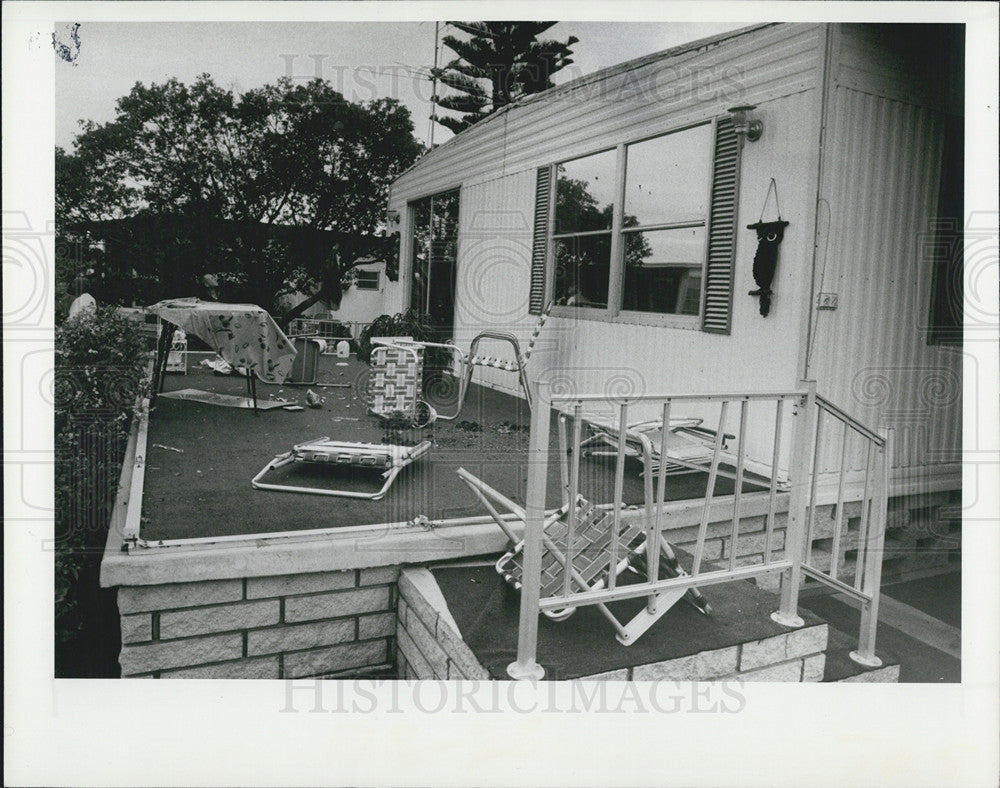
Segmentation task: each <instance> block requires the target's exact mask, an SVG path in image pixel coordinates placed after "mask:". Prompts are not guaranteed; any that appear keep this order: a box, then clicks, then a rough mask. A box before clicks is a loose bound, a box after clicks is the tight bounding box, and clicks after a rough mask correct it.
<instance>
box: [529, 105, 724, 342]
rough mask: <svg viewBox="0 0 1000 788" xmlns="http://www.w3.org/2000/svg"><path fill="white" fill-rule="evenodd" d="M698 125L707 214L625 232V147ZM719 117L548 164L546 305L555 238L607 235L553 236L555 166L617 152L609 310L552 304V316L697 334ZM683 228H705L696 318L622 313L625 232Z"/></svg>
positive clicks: (551, 293)
mask: <svg viewBox="0 0 1000 788" xmlns="http://www.w3.org/2000/svg"><path fill="white" fill-rule="evenodd" d="M699 126H708V127H709V129H710V132H709V140H710V143H709V145H710V151H709V160H708V169H707V172H706V173H705V182H704V188H705V197H706V200H705V205H706V212H705V216H704V218H703V220H702V221H701V223H700V224H696V223H692V222H690V221H682V222H667V223H660V224H655V225H654V224H651V225H639V226H637V227H630V228H628V229H627V230H625V229H624V228H623V227H622V223H623V219H624V212H625V185H626V178H627V175H628V147H629V146H630V145H637V144H639V143H642V142H647V141H649V140H653V139H658V138H659V137H666V136H669V135H671V134H678V133H681V132H684V131H687V130H689V129H694V128H698V127H699ZM717 126H718V118H716V117H713V118H708V119H703V120H697V121H691V122H687V123H684V124H680V125H677V126H674V127H671V128H669V129H665V130H663V131H658V132H656V133H655V134H644V135H641V136H637V137H634V138H630V139H627V140H624V141H622V142H620V143H618V144H617V145H614V146H603V147H600V148H595V149H593V150H590V151H588V152H586V153H581V154H580V155H578V156H573V157H572V158H568V159H561V160H559V161H557V162H553V163H552V164H550V165H549V168H550V178H549V181H550V183H549V190H550V191H549V204H550V206H551V207H550V210H549V217H548V232H547V236H546V238H547V242H546V252H545V293H546V301H550V300H552V299H553V297H554V294H555V257H554V247H555V243H554V242H555V241H556V240H558V239H560V238H566V237H572V236H578V235H586V234H595V235H596V234H600V233H603V232H607V231H604V230H598V231H593V232H592V233H560V234H556V233H555V218H556V199H557V196H558V181H559V174H558V170H557V168H558V166H559V165H560V164H563V163H565V162H570V161H576V160H578V159H583V158H586V157H588V156H594V155H597V154H599V153H605V152H607V151H609V150H614V151H615V152H616V163H615V189H614V199H615V202H614V208H613V212H612V221H611V230H610V232H611V260H610V265H609V273H608V277H609V279H608V306H607V307H604V308H601V307H593V306H566V305H555V304H554V305H553V307H552V314H553V315H556V316H558V317H568V318H580V319H583V320H595V321H603V322H608V323H633V324H639V325H650V326H662V327H668V328H679V329H686V330H693V331H701V330H702V318H703V314H704V310H705V285H706V282H707V274H708V252H709V242H710V233H709V229H710V228H709V224H710V222H711V213H712V180H713V177H714V176H713V173H714V171H715V145H714V140H715V136H716V134H717V133H718V132H717ZM685 227H704V228H705V238H704V241H703V246H702V254H701V271H702V278H701V281H702V286H701V292H700V294H699V298H698V314H696V315H681V314H673V313H669V314H668V313H662V312H643V311H639V310H631V309H623V308H622V306H621V304H622V296H623V292H624V287H625V264H624V255H623V247H624V233H625V232H643V231H646V232H652V231H654V230H661V229H671V228H677V229H682V228H685Z"/></svg>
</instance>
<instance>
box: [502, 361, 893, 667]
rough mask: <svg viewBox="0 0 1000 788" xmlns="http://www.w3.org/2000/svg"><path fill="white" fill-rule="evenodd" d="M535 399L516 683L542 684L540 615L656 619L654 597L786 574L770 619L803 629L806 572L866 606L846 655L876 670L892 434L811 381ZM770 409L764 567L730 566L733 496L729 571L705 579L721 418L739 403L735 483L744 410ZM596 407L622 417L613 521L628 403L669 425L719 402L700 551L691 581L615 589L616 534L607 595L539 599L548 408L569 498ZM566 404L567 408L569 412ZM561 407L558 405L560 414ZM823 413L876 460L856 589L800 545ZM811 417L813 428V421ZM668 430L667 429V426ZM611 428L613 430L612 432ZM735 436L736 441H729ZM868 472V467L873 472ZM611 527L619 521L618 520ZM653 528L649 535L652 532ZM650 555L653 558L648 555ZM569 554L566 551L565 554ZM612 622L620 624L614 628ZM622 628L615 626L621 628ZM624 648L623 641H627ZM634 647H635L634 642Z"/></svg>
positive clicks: (656, 506) (660, 477)
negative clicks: (778, 513)
mask: <svg viewBox="0 0 1000 788" xmlns="http://www.w3.org/2000/svg"><path fill="white" fill-rule="evenodd" d="M533 388H534V389H535V390H534V391H533V395H534V396H533V398H532V399H533V401H534V402H535V406H534V408H533V410H532V423H531V434H530V439H529V449H528V451H529V476H528V478H529V484H528V493H527V501H526V506H525V514H526V517H525V537H524V569H523V576H522V588H521V611H520V626H519V631H518V651H517V661H516V662H514V663H512V664H511V665H510V666H509V667H508V672H509V673H510V675H511V676H513V677H514V678H539V677H541V675H542V674H543V672H544V671H543V669H542V668H541V666H540V665H538V663H537V661H536V656H537V655H536V646H537V630H538V615H539V612H540V611H541V610H548V609H555V608H565V607H567V606H576V607H579V606H581V605H588V604H598V605H604V604H607V603H608V602H611V601H617V600H621V599H630V598H637V597H646V599H647V608H648V612H649V614H650V615H652V614H653V609H654V607H655V600H656V597H657V595H658V594H662V593H664V592H665V591H668V590H673V589H683V588H694V587H696V586H698V585H710V584H715V583H721V582H729V581H733V580H737V579H748V578H751V577H756V576H759V575H762V574H766V573H771V572H779V571H780V572H782V574H783V575H784V578H783V581H782V584H781V603H780V608H779V610H777V611H775V613H773V614H772V618H773V619H774V620H775V621H777V622H779V623H781V624H784V625H786V626H793V627H794V626H802V623H803V622H802V619H801V618H800V617H799V615H798V595H799V587H800V585H801V581H802V577H803V575H804V574H805V575H808V576H809V577H812V578H815V579H817V580H819V581H820V582H823V583H825V584H827V585H829V586H830V587H832V588H834V589H836V590H838V591H842V592H845V593H847V592H853V595H854V596H855V597H857V598H858V599H860V600H861V602H862V621H861V631H860V633H859V646H858V650H857V651H855V652H852V654H851V656H852V658H853V659H855V660H856V661H858V662H860V663H862V664H865V665H869V666H873V665H877V664H880V663H879V662H878V657H876V656H875V633H876V624H877V615H878V596H879V585H880V582H881V556H882V546H883V541H884V537H885V533H884V530H885V529H884V526H885V513H886V509H887V504H888V490H889V456H890V451H891V438H890V436H889V434H888V433H879V432H876V431H875V430H872V429H870V428H869V427H867V426H865V425H864V424H862V423H861V422H859V421H857V420H856V419H854V418H853V417H851V416H849V415H848V414H847V413H845V412H844V411H843V410H842V409H840V408H838V407H836V406H835V405H833V404H832V403H830V402H829V401H828V400H826V399H824V398H822V397H819V396H818V395H817V394H816V388H815V383H814V382H812V381H803V383H802V385H801V387H800V388H798V389H795V390H792V391H787V390H786V391H774V392H731V393H709V394H690V393H688V394H673V393H663V394H637V395H632V396H624V397H615V396H610V395H607V394H568V395H551V396H545V394H546V392H545V391H544V388H543V386H542V385H541V384H539V383H535V384H534V385H533ZM768 401H769V402H771V403H772V405H773V406H774V410H773V411H772V412H773V413H774V417H775V422H774V432H773V444H772V447H771V450H770V452H769V453H770V455H771V457H772V465H771V473H770V484H769V496H768V497H769V502H768V515H767V524H766V540H765V545H766V548H765V554H764V556H763V562H762V563H761V564H756V565H749V566H737V565H736V561H735V559H734V557H732V556H735V551H736V543H737V541H738V539H739V535H740V534H739V523H740V518H741V511H740V501H741V496H740V490H739V489H737V490H736V493H735V495H734V496H733V497H734V505H733V516H732V532H731V533H730V538H731V540H732V544H733V554H732V556H731V557H730V559H729V560H728V561H726V562H725V566H723V567H721V568H718V567H714V566H713V567H710V568H709V569H708V570H707V571H704V572H701V571H700V570H701V566H700V564H701V560H702V557H703V553H704V542H705V539H706V536H707V526H708V524H709V517H710V515H709V512H710V510H711V507H712V501H713V498H714V482H715V480H716V478H717V475H718V467H719V463H720V456H721V454H722V453H723V444H724V441H723V439H722V438H723V435H724V433H725V429H726V423H725V419H726V415H727V409H728V405H729V403H731V402H734V403H739V404H740V428H739V437H738V438H736V440H737V446H736V453H735V456H736V463H737V469H736V474H735V477H736V479H737V483H739V480H740V479H741V478H742V476H743V468H744V467H745V460H744V458H745V454H746V451H745V446H744V442H745V440H746V438H747V432H748V429H747V421H748V418H749V416H748V408H749V406H750V403H761V402H768ZM595 402H602V403H604V404H605V405H607V406H609V407H615V408H616V409H617V410H618V418H617V419H616V421H617V428H618V429H617V433H618V434H617V436H614V435H613V434H612V435H611V437H613V438H615V440H614V443H613V446H614V449H615V450H614V451H613V456H614V457H615V468H614V494H613V498H614V499H613V500H612V501H611V502H610V504H609V506H610V508H611V509H612V511H613V512H614V513H615V514H616V515H618V514H619V513H620V511H621V509H622V508H623V506H624V500H623V483H622V479H623V473H624V464H625V458H626V455H627V452H626V437H629V438H630V439H634V438H635V435H634V434H633V429H631V428H630V426H629V425H628V424H627V413H628V410H629V406H630V405H632V404H634V403H642V402H647V403H648V402H657V403H658V404H659V405H660V406H661V407H662V412H663V413H664V418H665V419H667V418H669V414H670V411H671V405H673V404H676V403H678V402H685V403H691V402H697V403H718V404H719V405H720V417H721V418H720V421H719V424H718V430H717V431H716V434H715V439H714V441H712V444H713V445H712V447H711V451H712V456H711V461H710V462H709V464H708V465H707V466H705V465H702V466H700V469H701V470H706V469H707V470H708V471H709V474H708V476H709V484H708V489H707V490H706V497H705V509H704V512H703V515H702V518H701V523H700V524H699V528H698V535H697V541H696V548H695V554H694V568H693V571H692V575H691V576H689V577H680V578H671V579H660V578H659V576H658V573H656V574H653V573H650V574H649V575H648V576H647V577H646V578H645V581H644V582H640V583H636V584H632V585H625V586H622V585H616V584H615V581H614V576H615V565H616V562H617V560H618V558H619V555H618V553H619V550H620V549H624V550H626V551H627V550H628V545H620V544H619V536H618V534H617V531H616V533H614V534H612V535H611V542H610V550H609V552H610V555H609V557H608V582H607V584H606V585H605V586H604V587H603V588H593V589H591V590H574V591H573V592H572V593H571V592H570V591H571V587H570V584H569V582H568V577H567V582H564V583H562V584H560V585H561V586H562V588H561V593H560V592H557V593H554V595H552V596H550V597H547V598H540V591H541V566H542V550H543V542H544V540H545V539H546V537H545V533H544V529H545V527H546V522H545V518H544V512H545V504H546V499H545V486H546V485H545V479H546V478H547V468H548V461H549V425H550V420H551V410H552V408H554V407H555V408H558V410H559V412H560V416H561V418H560V420H559V426H560V445H561V446H562V447H563V448H562V449H561V451H560V452H559V454H560V463H561V466H562V467H561V479H562V485H563V487H564V488H565V489H563V490H562V493H563V496H564V497H565V496H566V495H567V494H570V493H575V492H576V491H577V490H579V489H580V484H579V473H580V467H579V454H580V449H579V445H578V444H579V441H580V434H581V433H580V429H579V424H580V422H581V421H587V420H588V419H587V416H586V415H584V414H583V408H584V405H585V404H586V403H595ZM785 402H791V403H792V404H793V412H792V430H791V458H790V463H789V477H790V478H789V479H788V487H789V488H790V501H789V516H788V525H787V528H786V532H785V553H784V558H780V559H775V558H774V557H773V556H772V553H771V544H772V540H773V529H774V519H775V518H774V509H775V503H774V500H775V497H776V493H777V480H778V467H777V465H778V462H779V460H780V457H781V456H782V447H783V443H782V441H783V439H784V436H783V434H782V432H783V430H782V422H783V415H784V414H783V405H784V403H785ZM567 405H568V406H570V407H565V406H567ZM559 406H563V407H559ZM824 414H825V415H828V416H830V417H832V418H833V419H836V420H838V421H840V422H841V423H843V424H844V425H845V428H844V430H843V431H842V432H843V435H844V436H845V438H844V440H846V436H847V435H848V434H857V435H859V436H861V438H863V439H864V441H865V443H866V447H867V450H868V451H869V452H871V453H873V454H875V455H877V457H878V459H879V461H880V465H879V467H878V472H876V474H875V485H874V489H873V490H868V489H867V488H868V485H866V491H865V494H864V496H863V498H864V500H863V501H862V516H863V519H864V526H863V527H864V529H865V533H867V537H866V539H865V543H862V544H859V545H858V567H857V570H856V571H857V573H858V583H857V584H856V585H857V587H856V588H852V587H851V586H850V585H849V584H848V583H846V582H844V581H843V580H841V579H838V578H837V577H836V574H835V573H836V558H834V559H832V570H833V571H832V573H827V572H824V571H821V570H820V569H818V568H817V567H816V566H813V565H812V564H811V563H810V557H809V553H808V546H807V544H806V539H807V535H808V532H809V530H810V526H811V519H812V514H813V510H814V508H815V506H816V505H817V500H816V484H815V478H816V475H817V474H818V472H819V457H820V454H821V451H820V449H821V445H820V443H819V441H818V440H817V436H818V434H820V433H821V426H820V421H821V418H822V416H823V415H824ZM568 419H573V421H574V422H575V424H574V429H573V431H572V433H571V434H572V435H573V445H572V446H571V447H570V448H569V456H568V457H567V451H566V447H565V443H566V436H567V430H566V428H565V426H564V420H568ZM814 420H815V423H814ZM600 428H601V429H604V430H608V423H607V420H604V421H603V422H602V423H601V425H600ZM667 429H668V428H667ZM667 429H664V430H663V436H662V439H661V441H660V443H661V446H660V453H661V455H662V452H663V451H665V447H666V441H665V437H666V432H667ZM613 432H614V430H611V433H613ZM729 437H730V438H733V436H729ZM638 444H639V445H638V447H636V448H638V452H635V451H633V452H632V456H638V457H639V458H640V459H641V461H642V462H643V463H644V464H646V465H647V466H649V465H651V463H652V459H653V458H654V457H655V456H656V455H655V451H656V447H655V446H654V445H653V442H652V441H650V440H649V439H648V437H647V436H645V435H642V436H641V439H640V440H639V441H638ZM840 454H841V456H842V458H846V457H847V454H848V453H847V451H846V447H842V450H841V451H840ZM665 461H666V457H665V456H659V468H658V469H657V472H656V478H657V482H658V483H659V489H658V491H657V492H656V494H655V499H654V491H653V475H654V474H653V472H652V471H651V468H649V467H647V472H646V474H645V476H646V480H645V484H644V490H645V494H646V499H647V500H646V506H645V512H646V517H647V518H648V519H649V520H650V522H648V523H646V527H645V528H644V529H643V530H644V531H646V532H649V533H657V534H659V532H660V520H659V513H660V510H661V509H662V506H663V503H662V502H663V482H664V474H663V468H664V467H665V464H666V462H665ZM844 466H845V462H844V460H843V459H842V462H841V467H840V469H839V473H840V479H839V483H838V495H837V507H838V510H837V517H836V523H837V527H838V528H839V527H841V526H843V527H846V526H847V522H846V518H844V517H843V516H842V514H841V511H840V510H841V507H842V504H843V491H844V483H843V482H844V474H845V472H846V469H845V467H844ZM869 470H871V468H870V467H869ZM614 523H615V526H614V527H616V528H617V525H618V517H617V516H616V517H615V518H614ZM569 529H570V540H571V541H572V539H573V532H574V531H575V523H574V518H573V517H570V521H569ZM650 529H652V530H650ZM834 541H835V543H836V544H837V547H838V549H839V548H840V546H841V544H843V543H844V542H845V540H844V539H842V538H841V536H840V535H839V534H838V535H837V536H836V537H835V540H834ZM646 552H647V554H650V553H653V552H655V551H654V550H651V549H647V551H646ZM567 554H568V555H572V551H567ZM647 566H648V567H649V568H652V569H653V570H654V572H655V568H656V566H657V561H655V560H649V561H648V563H647ZM615 623H618V622H615ZM618 629H619V631H621V630H620V627H618ZM623 642H625V641H623ZM632 642H634V641H632Z"/></svg>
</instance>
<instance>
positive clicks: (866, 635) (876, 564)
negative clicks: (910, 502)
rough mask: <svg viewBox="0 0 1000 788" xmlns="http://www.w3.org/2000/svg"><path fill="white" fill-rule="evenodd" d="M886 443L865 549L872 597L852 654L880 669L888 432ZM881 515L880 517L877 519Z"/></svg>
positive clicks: (889, 450)
mask: <svg viewBox="0 0 1000 788" xmlns="http://www.w3.org/2000/svg"><path fill="white" fill-rule="evenodd" d="M879 434H880V435H881V436H882V439H883V440H884V441H885V444H884V445H883V447H882V473H881V474H880V475H879V477H878V480H877V483H878V487H879V490H878V506H877V509H876V506H875V504H874V502H873V503H872V509H873V510H875V511H873V512H872V514H871V515H870V516H874V521H873V522H872V523H871V524H870V527H869V529H868V543H867V544H866V545H865V546H864V548H865V580H864V583H865V584H864V593H865V594H866V595H867V596H868V597H869V598H868V599H866V600H863V601H862V604H861V628H860V632H859V633H858V650H857V651H852V652H851V653H850V657H851V659H853V660H854V661H855V662H857V663H858V664H859V665H864V666H866V667H869V668H877V667H879V666H880V665H881V664H882V660H880V659H879V658H878V657H877V656H875V634H876V632H877V630H878V601H879V594H880V593H881V586H882V552H883V546H884V544H885V523H886V518H887V517H888V511H889V473H890V470H891V466H892V433H891V431H890V430H888V429H881V430H879ZM876 515H877V516H876Z"/></svg>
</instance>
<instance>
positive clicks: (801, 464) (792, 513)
mask: <svg viewBox="0 0 1000 788" xmlns="http://www.w3.org/2000/svg"><path fill="white" fill-rule="evenodd" d="M800 388H804V389H805V393H804V394H803V396H802V397H801V398H800V399H799V401H798V402H797V403H796V407H795V421H794V423H793V425H792V429H793V433H792V435H793V437H792V464H791V473H792V475H793V476H792V479H791V483H792V491H791V495H790V500H789V507H788V526H787V528H786V529H785V558H786V559H788V560H790V561H791V562H792V565H791V567H789V568H788V569H786V570H785V571H784V573H783V574H782V576H781V608H780V609H779V610H776V611H775V612H774V613H772V614H771V619H772V620H773V621H776V622H777V623H779V624H782V625H784V626H786V627H801V626H802V625H803V624H804V623H805V622H803V620H802V618H801V617H800V616H799V586H800V585H801V583H802V548H803V540H804V537H805V527H806V517H807V509H808V500H807V498H808V495H809V448H810V447H809V443H810V439H811V438H812V437H813V419H814V418H815V417H816V381H815V380H806V381H802V383H801V385H800ZM813 470H814V472H815V469H813Z"/></svg>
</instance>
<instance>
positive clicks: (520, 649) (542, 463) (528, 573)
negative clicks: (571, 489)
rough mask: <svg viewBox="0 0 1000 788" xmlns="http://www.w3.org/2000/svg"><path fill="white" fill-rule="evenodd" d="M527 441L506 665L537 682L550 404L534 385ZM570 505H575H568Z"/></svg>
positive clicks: (511, 672)
mask: <svg viewBox="0 0 1000 788" xmlns="http://www.w3.org/2000/svg"><path fill="white" fill-rule="evenodd" d="M532 388H534V392H533V394H534V396H533V398H532V399H533V401H534V405H533V407H532V409H531V434H530V436H529V440H528V490H527V497H526V501H525V507H524V508H525V518H524V519H525V522H524V573H523V575H522V578H521V582H522V586H521V612H520V619H519V624H518V630H517V661H516V662H511V663H510V664H509V665H508V666H507V673H508V674H509V675H510V677H511V678H514V679H540V678H542V677H543V676H544V675H545V669H544V668H542V666H541V665H539V664H538V663H537V662H536V661H535V656H536V654H537V650H538V597H539V588H540V585H541V575H542V534H543V531H544V528H545V486H546V484H545V483H546V477H547V475H548V464H549V463H548V460H549V422H550V420H551V414H550V410H551V404H550V403H549V401H548V400H547V399H545V398H543V397H542V395H541V384H540V383H538V382H536V383H534V384H533V385H532ZM570 505H571V506H573V505H574V502H572V501H571V502H570Z"/></svg>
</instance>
